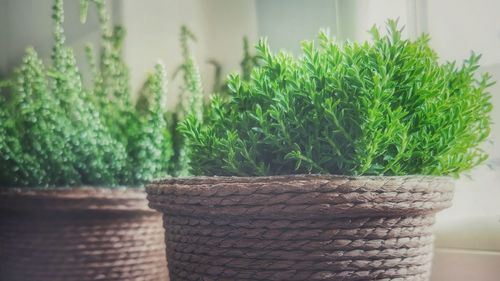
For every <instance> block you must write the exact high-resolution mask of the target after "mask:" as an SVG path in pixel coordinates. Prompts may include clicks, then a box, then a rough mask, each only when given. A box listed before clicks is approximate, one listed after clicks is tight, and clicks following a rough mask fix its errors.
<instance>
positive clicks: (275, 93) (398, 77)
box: [181, 21, 492, 176]
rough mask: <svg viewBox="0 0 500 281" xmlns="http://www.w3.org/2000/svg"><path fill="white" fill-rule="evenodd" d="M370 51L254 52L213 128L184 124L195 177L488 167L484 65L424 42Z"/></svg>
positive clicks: (398, 41) (386, 40)
mask: <svg viewBox="0 0 500 281" xmlns="http://www.w3.org/2000/svg"><path fill="white" fill-rule="evenodd" d="M371 33H372V35H373V42H371V43H369V42H365V43H362V44H356V43H344V44H338V43H336V42H334V41H333V40H332V39H330V38H328V36H327V35H326V34H325V33H320V35H319V46H318V47H317V46H316V45H315V44H314V42H309V41H307V42H304V43H303V46H302V49H303V55H302V56H300V57H299V58H294V57H293V56H292V55H290V54H287V53H284V52H281V53H279V54H273V53H271V51H270V50H269V47H268V45H267V44H266V42H265V41H261V42H260V43H259V44H258V45H257V49H258V52H259V56H260V58H261V63H262V65H261V66H260V67H257V68H255V69H254V70H253V71H252V74H251V79H250V80H249V81H243V79H241V78H240V76H239V75H232V76H231V77H230V82H229V87H230V90H231V97H230V99H229V100H223V99H220V98H217V97H216V98H214V99H213V100H212V103H211V105H210V107H209V108H208V109H207V110H206V111H205V117H204V121H203V122H204V123H203V124H202V123H201V122H199V121H198V119H197V118H194V117H193V116H191V117H189V118H188V119H187V120H186V121H185V122H184V123H183V124H182V125H181V130H182V131H183V133H184V135H185V137H186V139H187V142H188V144H189V151H190V157H191V163H192V168H193V173H194V174H196V175H239V176H260V175H277V174H298V173H329V174H344V175H407V174H425V175H456V174H458V173H460V172H462V171H465V170H468V169H470V168H472V167H474V166H476V165H477V164H479V163H481V162H482V161H483V160H485V158H486V154H485V153H483V152H482V151H481V149H480V148H478V145H479V144H480V143H481V142H483V141H484V140H485V139H486V138H487V136H488V134H489V127H490V117H489V112H490V111H491V107H492V105H491V103H490V95H489V93H488V92H487V88H488V86H490V85H491V83H490V78H489V76H488V75H487V74H485V75H483V76H482V77H480V78H478V77H477V76H476V72H477V69H478V60H479V56H477V55H474V54H472V55H471V57H470V58H469V59H468V60H466V61H465V62H464V64H463V65H462V66H457V65H455V63H445V64H441V63H439V62H438V58H437V55H436V54H435V53H434V52H433V50H432V49H431V48H430V47H429V44H428V41H429V38H428V37H427V36H422V37H420V38H418V39H417V40H415V41H410V40H405V39H402V38H401V30H398V27H397V22H395V21H389V22H388V34H387V35H384V36H382V35H381V34H380V33H379V30H378V29H377V28H373V29H372V30H371Z"/></svg>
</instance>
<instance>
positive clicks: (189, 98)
mask: <svg viewBox="0 0 500 281" xmlns="http://www.w3.org/2000/svg"><path fill="white" fill-rule="evenodd" d="M190 41H196V37H195V36H194V34H193V33H192V32H191V30H189V29H188V28H187V26H184V25H183V26H182V27H181V31H180V43H181V51H182V59H183V62H182V64H181V65H180V66H179V67H178V68H177V69H176V70H175V71H174V74H173V77H174V79H175V77H176V76H177V75H178V74H179V73H181V74H182V80H183V81H182V84H181V88H180V95H179V102H178V104H177V107H176V109H175V112H173V113H170V114H166V115H165V119H166V120H168V121H169V123H170V124H171V127H170V132H171V135H172V143H173V151H174V154H173V157H172V161H171V166H170V169H169V171H170V173H171V174H172V175H175V176H187V175H189V158H188V156H187V154H188V152H187V151H186V146H185V143H184V138H183V136H182V135H181V134H180V132H179V131H178V128H177V127H178V126H177V125H178V124H179V122H181V121H182V120H184V118H185V116H186V115H187V114H193V115H194V116H195V118H198V119H201V118H202V114H203V87H202V84H201V77H200V71H199V69H198V66H197V65H196V62H195V60H194V57H193V55H192V53H191V49H190V47H189V43H190Z"/></svg>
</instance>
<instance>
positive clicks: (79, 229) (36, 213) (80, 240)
mask: <svg viewBox="0 0 500 281" xmlns="http://www.w3.org/2000/svg"><path fill="white" fill-rule="evenodd" d="M163 232H164V231H163V227H162V223H161V215H160V214H159V213H157V212H154V211H152V210H150V209H148V207H147V201H146V195H145V192H144V191H141V190H131V189H94V188H78V189H53V190H33V189H30V190H20V189H5V190H0V280H5V281H45V280H46V281H49V280H50V281H59V280H60V281H87V280H117V281H118V280H120V281H124V280H130V281H131V280H144V281H145V280H150V281H159V280H162V281H163V280H168V272H167V270H166V266H167V265H166V259H165V244H164V241H163V235H164V233H163Z"/></svg>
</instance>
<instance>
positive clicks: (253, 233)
mask: <svg viewBox="0 0 500 281" xmlns="http://www.w3.org/2000/svg"><path fill="white" fill-rule="evenodd" d="M147 192H148V199H149V202H150V203H149V204H150V207H152V208H154V209H157V210H159V211H161V212H163V214H164V217H163V220H164V228H165V231H166V243H167V256H168V260H169V265H168V266H169V270H170V276H171V280H173V281H180V280H387V281H388V280H393V281H396V280H401V281H402V280H407V281H410V280H415V281H417V280H418V281H424V280H428V277H429V272H430V264H431V261H432V247H433V236H432V226H433V224H434V214H435V213H436V212H437V211H439V210H442V209H444V208H446V207H448V206H450V204H451V199H452V196H453V182H452V180H451V179H449V178H445V177H339V176H315V175H299V176H276V177H255V178H238V177H212V178H208V177H196V178H180V179H166V180H160V181H156V182H154V183H152V184H150V185H149V186H148V187H147Z"/></svg>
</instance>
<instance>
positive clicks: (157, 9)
mask: <svg viewBox="0 0 500 281" xmlns="http://www.w3.org/2000/svg"><path fill="white" fill-rule="evenodd" d="M121 5H122V7H121V12H122V14H121V18H120V19H119V21H120V22H121V23H122V24H123V25H124V26H125V28H126V29H127V37H126V41H125V59H126V60H127V62H128V63H129V64H130V65H131V66H132V68H131V73H130V74H131V80H132V84H133V88H134V89H135V90H138V89H139V88H140V86H141V85H142V83H143V82H144V80H145V78H146V74H147V72H148V71H151V70H152V69H153V66H154V64H155V63H156V62H157V61H158V59H161V60H162V61H163V62H164V63H165V65H166V66H167V72H169V73H170V74H172V72H173V71H174V69H175V68H176V67H177V66H179V65H180V64H181V62H182V58H181V50H180V43H179V31H180V27H181V25H182V24H186V25H187V26H188V27H189V28H190V29H191V30H192V31H193V33H194V34H195V35H196V36H197V39H198V40H197V42H196V43H195V44H194V45H193V48H194V55H195V59H196V61H197V63H198V65H199V66H200V69H201V76H202V79H203V82H204V88H205V90H206V92H207V93H208V92H210V89H211V88H212V82H213V67H212V66H210V65H209V64H208V63H207V60H208V59H215V60H217V61H218V62H219V63H221V64H222V65H223V70H225V71H226V72H227V71H229V70H233V69H236V70H238V69H239V62H240V60H241V58H242V38H243V36H245V35H246V36H249V39H250V40H251V41H255V40H256V37H257V34H256V18H255V2H254V1H247V0H210V1H206V0H183V1H175V0H143V1H122V2H121ZM169 77H170V78H171V75H170V76H169ZM180 78H181V77H178V79H176V80H175V81H170V85H169V91H170V94H169V99H168V101H167V106H168V107H170V108H172V107H173V106H174V105H175V104H176V103H177V94H178V88H179V82H180ZM170 80H171V79H170Z"/></svg>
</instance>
